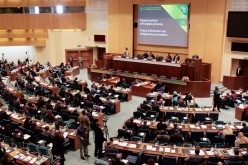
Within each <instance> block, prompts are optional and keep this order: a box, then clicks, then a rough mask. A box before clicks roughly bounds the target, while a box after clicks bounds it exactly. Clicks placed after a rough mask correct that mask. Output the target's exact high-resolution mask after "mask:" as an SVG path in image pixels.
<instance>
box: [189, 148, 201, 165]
mask: <svg viewBox="0 0 248 165" xmlns="http://www.w3.org/2000/svg"><path fill="white" fill-rule="evenodd" d="M199 154H200V149H199V148H198V147H197V148H196V149H195V154H194V155H190V156H188V157H187V158H185V162H186V164H189V165H190V164H191V163H192V164H193V163H194V164H198V163H199V165H200V164H201V163H202V162H203V157H202V156H201V155H199Z"/></svg>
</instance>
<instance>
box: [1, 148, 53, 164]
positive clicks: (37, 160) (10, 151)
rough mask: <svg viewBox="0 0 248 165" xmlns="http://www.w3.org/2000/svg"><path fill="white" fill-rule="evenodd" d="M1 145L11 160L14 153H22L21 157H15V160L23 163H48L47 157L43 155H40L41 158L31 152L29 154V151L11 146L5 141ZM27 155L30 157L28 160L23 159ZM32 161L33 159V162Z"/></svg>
mask: <svg viewBox="0 0 248 165" xmlns="http://www.w3.org/2000/svg"><path fill="white" fill-rule="evenodd" d="M2 146H3V147H4V148H5V150H6V153H7V155H8V156H10V158H11V159H12V160H13V159H14V157H15V156H16V155H23V157H20V158H17V159H16V158H15V161H16V162H17V163H20V164H25V165H39V164H42V163H45V164H46V165H49V164H50V162H49V159H48V158H46V157H44V156H43V157H41V158H38V156H37V155H33V154H31V153H29V152H26V151H24V150H22V149H20V148H17V149H16V148H12V147H10V146H9V145H8V144H5V143H2ZM28 156H29V157H31V159H30V160H27V159H25V158H27V157H28ZM32 161H34V163H33V162H32Z"/></svg>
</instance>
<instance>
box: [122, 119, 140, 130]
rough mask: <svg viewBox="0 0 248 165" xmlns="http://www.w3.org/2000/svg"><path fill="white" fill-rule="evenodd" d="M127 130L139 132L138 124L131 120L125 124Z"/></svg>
mask: <svg viewBox="0 0 248 165" xmlns="http://www.w3.org/2000/svg"><path fill="white" fill-rule="evenodd" d="M125 125H126V127H127V129H131V130H133V131H134V130H137V128H138V127H137V124H136V123H134V122H133V118H130V119H129V120H128V121H127V122H126V123H125Z"/></svg>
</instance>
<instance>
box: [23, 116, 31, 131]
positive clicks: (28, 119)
mask: <svg viewBox="0 0 248 165" xmlns="http://www.w3.org/2000/svg"><path fill="white" fill-rule="evenodd" d="M30 123H31V117H29V116H27V117H26V120H25V121H24V128H26V129H29V128H30Z"/></svg>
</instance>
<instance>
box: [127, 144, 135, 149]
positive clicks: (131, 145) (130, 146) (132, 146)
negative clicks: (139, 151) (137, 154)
mask: <svg viewBox="0 0 248 165" xmlns="http://www.w3.org/2000/svg"><path fill="white" fill-rule="evenodd" d="M127 147H129V148H136V147H137V145H136V144H128V145H127Z"/></svg>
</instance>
